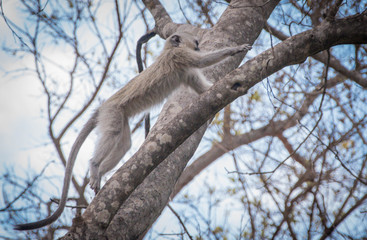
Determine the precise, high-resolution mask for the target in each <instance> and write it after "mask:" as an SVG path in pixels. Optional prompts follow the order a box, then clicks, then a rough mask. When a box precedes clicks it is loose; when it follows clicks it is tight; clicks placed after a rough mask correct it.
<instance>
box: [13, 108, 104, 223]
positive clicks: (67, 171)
mask: <svg viewBox="0 0 367 240" xmlns="http://www.w3.org/2000/svg"><path fill="white" fill-rule="evenodd" d="M97 115H98V112H97V111H96V112H95V113H94V114H93V116H92V117H91V118H90V119H89V120H88V122H87V123H86V124H85V126H84V127H83V129H82V131H81V132H80V134H79V136H78V137H77V138H76V140H75V142H74V144H73V147H72V149H71V152H70V155H69V158H68V161H67V164H66V168H65V177H64V185H63V189H62V194H61V200H60V203H59V207H58V208H57V209H56V211H55V212H54V213H53V214H52V215H51V216H49V217H47V218H45V219H43V220H40V221H37V222H31V223H25V224H18V225H15V226H14V229H15V230H31V229H36V228H40V227H43V226H46V225H48V224H51V223H52V222H54V221H55V220H56V219H58V218H59V217H60V215H61V213H62V212H63V211H64V208H65V204H66V200H67V196H68V191H69V186H70V180H71V176H72V169H73V167H74V163H75V160H76V156H77V154H78V152H79V149H80V147H81V146H82V144H83V142H84V141H85V139H86V138H87V137H88V135H89V134H90V133H91V132H92V130H93V129H94V128H95V127H96V125H97Z"/></svg>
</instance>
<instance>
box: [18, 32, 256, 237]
mask: <svg viewBox="0 0 367 240" xmlns="http://www.w3.org/2000/svg"><path fill="white" fill-rule="evenodd" d="M250 49H251V46H250V45H249V44H243V45H240V46H235V47H227V48H223V49H220V50H216V51H213V52H201V51H200V49H199V41H198V39H197V38H196V37H195V36H193V35H192V34H190V33H188V32H176V33H174V34H173V35H171V36H169V37H168V38H167V40H166V42H165V45H164V48H163V51H162V53H161V54H160V55H159V56H158V57H157V59H156V61H155V62H154V63H153V64H152V65H151V66H149V67H148V68H146V69H145V70H144V71H142V72H141V73H140V74H139V75H137V76H136V77H134V78H133V79H132V80H131V81H129V82H128V83H127V84H126V85H125V86H124V87H123V88H121V89H120V90H118V91H117V92H116V93H115V94H113V95H112V96H111V97H110V98H108V99H107V100H106V101H105V102H103V103H102V104H101V106H100V107H99V108H97V110H96V111H95V112H94V113H93V114H92V117H91V118H90V119H89V120H88V121H87V123H86V124H85V126H84V127H83V128H82V130H81V132H80V134H79V135H78V137H77V138H76V140H75V142H74V144H73V146H72V149H71V152H70V155H69V158H68V161H67V165H66V168H65V176H64V185H63V189H62V195H61V199H60V203H59V206H58V208H57V210H56V211H55V212H54V213H53V214H52V215H51V216H49V217H47V218H46V219H43V220H40V221H37V222H32V223H26V224H19V225H15V227H14V228H15V229H16V230H30V229H36V228H40V227H43V226H46V225H48V224H50V223H52V222H54V221H55V220H56V219H57V218H58V217H59V216H60V215H61V213H62V212H63V209H64V207H65V204H66V200H67V195H68V190H69V185H70V179H71V176H72V169H73V166H74V163H75V160H76V156H77V154H78V151H79V149H80V147H81V145H82V144H83V142H84V141H85V139H86V138H87V137H88V135H89V134H90V132H91V131H92V130H93V129H94V128H97V130H99V138H98V140H97V144H96V147H95V151H94V155H93V157H92V159H91V160H90V183H89V184H90V186H91V188H92V189H93V190H94V191H95V192H96V193H97V192H98V191H99V189H100V184H101V177H102V176H103V175H104V174H105V173H106V172H108V171H110V170H111V169H112V168H113V167H115V166H116V165H117V164H118V162H119V161H120V160H121V159H122V158H123V156H124V155H125V153H126V152H127V151H128V150H129V149H130V146H131V136H130V127H129V122H128V120H129V119H130V118H131V117H133V116H135V115H137V114H139V113H141V112H143V111H144V110H147V109H149V108H151V107H153V106H155V105H157V104H159V103H160V102H162V101H163V100H164V99H165V98H166V97H168V96H169V95H170V94H171V93H172V92H173V91H174V90H175V89H177V88H178V87H179V86H181V85H185V86H189V87H191V88H192V89H193V90H194V91H196V92H197V93H198V94H201V93H203V92H205V91H207V90H208V89H209V88H210V87H211V86H212V85H213V83H212V82H210V81H209V80H207V79H206V78H205V77H204V75H203V74H202V72H201V71H200V69H201V68H205V67H208V66H211V65H213V64H215V63H218V62H219V61H221V60H223V59H225V58H226V57H229V56H233V55H235V54H237V53H240V52H244V51H246V50H250Z"/></svg>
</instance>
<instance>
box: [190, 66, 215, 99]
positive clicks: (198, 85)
mask: <svg viewBox="0 0 367 240" xmlns="http://www.w3.org/2000/svg"><path fill="white" fill-rule="evenodd" d="M187 81H188V82H187V84H188V85H189V86H190V87H191V88H193V89H194V90H195V91H196V92H197V93H198V94H201V93H203V92H205V91H207V90H208V89H209V88H210V87H211V86H212V85H213V83H212V82H210V81H209V80H208V79H206V77H205V76H204V75H203V74H202V73H201V71H200V70H199V69H192V71H191V73H190V75H189V77H188V80H187Z"/></svg>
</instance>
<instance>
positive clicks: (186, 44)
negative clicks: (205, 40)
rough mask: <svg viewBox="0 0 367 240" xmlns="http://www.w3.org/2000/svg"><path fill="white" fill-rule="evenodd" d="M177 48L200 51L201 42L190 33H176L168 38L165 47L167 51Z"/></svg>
mask: <svg viewBox="0 0 367 240" xmlns="http://www.w3.org/2000/svg"><path fill="white" fill-rule="evenodd" d="M177 47H179V48H189V49H192V50H194V51H200V49H199V41H198V40H197V38H196V37H195V36H194V35H192V34H190V33H188V32H176V33H174V34H172V35H171V36H169V37H168V38H167V40H166V44H165V45H164V49H165V50H168V49H172V48H177Z"/></svg>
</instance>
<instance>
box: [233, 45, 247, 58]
mask: <svg viewBox="0 0 367 240" xmlns="http://www.w3.org/2000/svg"><path fill="white" fill-rule="evenodd" d="M251 48H252V47H251V45H250V44H242V45H241V46H238V47H236V49H235V52H234V53H233V54H231V56H233V55H235V54H237V53H240V52H244V51H248V50H251Z"/></svg>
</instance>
